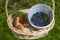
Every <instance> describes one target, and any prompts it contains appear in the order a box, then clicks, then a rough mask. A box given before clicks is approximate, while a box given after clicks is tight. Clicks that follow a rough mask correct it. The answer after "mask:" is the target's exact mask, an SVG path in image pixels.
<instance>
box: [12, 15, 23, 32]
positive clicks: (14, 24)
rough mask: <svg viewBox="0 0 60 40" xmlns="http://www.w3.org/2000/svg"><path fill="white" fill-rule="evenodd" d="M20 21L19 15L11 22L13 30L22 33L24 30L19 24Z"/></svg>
mask: <svg viewBox="0 0 60 40" xmlns="http://www.w3.org/2000/svg"><path fill="white" fill-rule="evenodd" d="M20 19H21V17H20V16H19V15H17V16H16V17H15V19H14V20H13V26H14V27H15V28H17V29H19V30H22V31H23V30H24V27H23V25H22V24H21V23H20V22H19V21H20Z"/></svg>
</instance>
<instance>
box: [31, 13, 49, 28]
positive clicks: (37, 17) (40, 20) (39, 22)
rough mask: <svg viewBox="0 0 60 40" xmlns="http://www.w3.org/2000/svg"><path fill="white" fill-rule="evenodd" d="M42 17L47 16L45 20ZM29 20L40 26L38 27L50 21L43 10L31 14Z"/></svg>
mask: <svg viewBox="0 0 60 40" xmlns="http://www.w3.org/2000/svg"><path fill="white" fill-rule="evenodd" d="M44 17H47V18H46V20H45V18H44ZM31 22H32V23H33V24H34V25H36V26H40V27H43V26H46V25H48V24H49V23H50V21H49V17H48V16H47V15H46V14H45V13H43V12H40V13H38V12H37V13H35V14H33V16H32V17H31Z"/></svg>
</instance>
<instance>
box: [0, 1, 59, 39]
mask: <svg viewBox="0 0 60 40" xmlns="http://www.w3.org/2000/svg"><path fill="white" fill-rule="evenodd" d="M23 2H26V3H23ZM55 2H56V4H55V5H56V9H55V26H54V28H53V29H52V30H51V31H50V32H49V34H48V35H47V36H46V37H43V38H39V39H36V40H60V27H59V26H60V1H59V0H55ZM20 3H21V4H22V5H21V4H20V5H21V6H20V9H22V8H30V7H31V6H32V5H35V4H38V3H46V4H48V5H50V6H51V7H52V3H51V0H38V1H36V0H35V1H28V0H26V1H25V0H24V1H21V2H20ZM11 4H12V3H11ZM0 5H1V4H0ZM27 5H28V6H27ZM1 6H2V5H1ZM1 6H0V11H1V10H2V9H3V8H4V6H3V8H2V7H1ZM1 8H2V9H1ZM16 8H17V9H19V8H18V7H16ZM4 10H5V9H4ZM6 19H7V18H6V14H5V11H3V10H2V12H0V40H21V39H18V38H16V37H14V35H13V34H12V33H11V30H10V29H9V28H8V25H7V20H6Z"/></svg>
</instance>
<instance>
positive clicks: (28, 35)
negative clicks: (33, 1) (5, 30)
mask: <svg viewBox="0 0 60 40" xmlns="http://www.w3.org/2000/svg"><path fill="white" fill-rule="evenodd" d="M52 2H53V11H55V2H54V0H52ZM7 6H8V0H6V16H7V24H8V27H9V28H10V29H11V30H12V33H13V35H14V36H15V37H17V38H20V39H37V38H41V37H44V36H46V35H47V34H48V32H49V31H50V30H51V29H52V28H53V27H54V24H55V20H54V21H53V22H52V24H51V25H49V27H48V28H45V29H40V30H37V31H35V30H33V31H32V32H31V29H29V28H24V32H22V31H21V30H18V29H16V28H14V27H13V25H12V21H13V18H12V14H10V15H8V9H7ZM28 10H29V9H24V10H20V11H21V12H24V13H28ZM21 26H23V25H21ZM26 30H27V31H26Z"/></svg>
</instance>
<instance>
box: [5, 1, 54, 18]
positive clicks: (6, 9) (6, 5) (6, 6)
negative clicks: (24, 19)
mask: <svg viewBox="0 0 60 40" xmlns="http://www.w3.org/2000/svg"><path fill="white" fill-rule="evenodd" d="M8 2H9V0H6V4H5V11H6V16H7V18H8V16H9V14H8ZM52 3H53V11H54V12H55V0H52ZM24 11H26V9H25V10H21V12H24ZM26 12H28V9H27V11H26ZM24 13H25V12H24Z"/></svg>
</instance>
